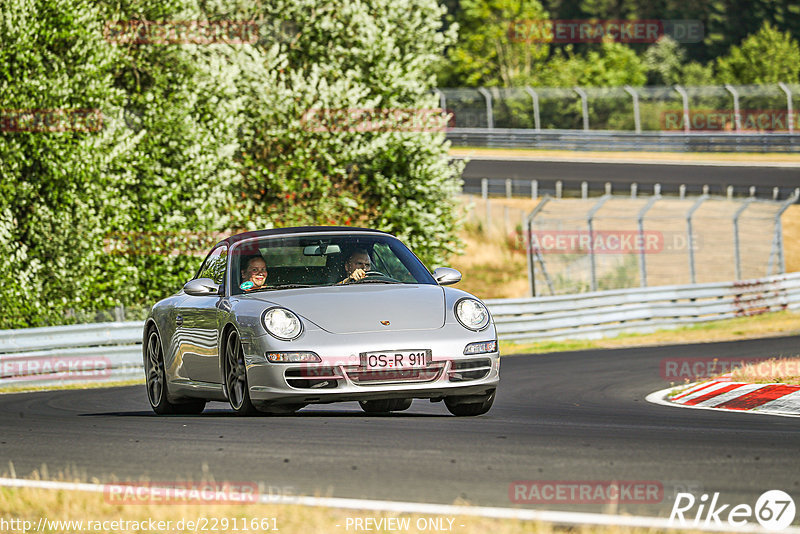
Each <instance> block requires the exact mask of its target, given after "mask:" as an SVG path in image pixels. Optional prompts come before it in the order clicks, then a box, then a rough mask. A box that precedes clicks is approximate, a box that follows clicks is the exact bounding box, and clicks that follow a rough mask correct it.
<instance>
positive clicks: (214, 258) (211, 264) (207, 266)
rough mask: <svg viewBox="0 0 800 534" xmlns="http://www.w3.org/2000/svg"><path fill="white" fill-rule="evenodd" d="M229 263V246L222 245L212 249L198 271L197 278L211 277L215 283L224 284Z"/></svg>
mask: <svg viewBox="0 0 800 534" xmlns="http://www.w3.org/2000/svg"><path fill="white" fill-rule="evenodd" d="M227 263H228V247H227V246H226V245H222V246H220V247H217V248H215V249H214V250H212V251H211V254H209V255H208V257H207V258H206V261H204V262H203V266H202V267H200V271H198V273H197V278H211V279H212V280H214V283H217V284H222V283H224V281H225V268H226V265H227Z"/></svg>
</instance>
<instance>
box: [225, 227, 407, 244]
mask: <svg viewBox="0 0 800 534" xmlns="http://www.w3.org/2000/svg"><path fill="white" fill-rule="evenodd" d="M314 232H319V233H329V232H370V233H375V234H380V235H391V234H389V233H387V232H382V231H380V230H373V229H371V228H358V227H356V226H292V227H289V228H272V229H270V230H254V231H252V232H243V233H241V234H236V235H232V236H230V237H229V238H227V239H223V240H222V241H221V243H228V244H229V245H233V244H234V243H237V242H239V241H242V240H244V239H250V238H252V237H268V236H276V235H291V234H306V233H314Z"/></svg>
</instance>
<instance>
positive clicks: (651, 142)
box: [447, 128, 800, 152]
mask: <svg viewBox="0 0 800 534" xmlns="http://www.w3.org/2000/svg"><path fill="white" fill-rule="evenodd" d="M447 139H448V140H449V141H450V142H451V143H452V144H453V146H471V147H495V148H536V149H546V150H601V151H607V150H614V151H625V150H642V151H652V152H740V151H741V152H797V151H800V134H797V133H766V134H759V133H732V132H724V133H705V132H704V133H685V132H640V133H636V132H617V131H600V130H540V131H537V130H534V129H515V128H491V129H489V128H450V129H448V130H447Z"/></svg>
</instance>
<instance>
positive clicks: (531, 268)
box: [525, 195, 550, 297]
mask: <svg viewBox="0 0 800 534" xmlns="http://www.w3.org/2000/svg"><path fill="white" fill-rule="evenodd" d="M548 202H550V197H549V196H548V195H545V197H544V198H543V199H542V200H540V201H539V203H538V204H536V207H535V208H533V211H531V212H530V214H529V215H528V217H527V221H528V224H527V225H526V226H527V235H526V236H525V239H526V241H527V247H528V254H527V256H528V282H529V284H530V288H531V296H532V297H535V296H536V266H535V259H534V257H533V255H534V250H533V243H532V242H531V241H532V237H533V220H534V219H535V218H536V216H537V215H539V212H540V211H542V209H543V208H544V206H545V204H547V203H548Z"/></svg>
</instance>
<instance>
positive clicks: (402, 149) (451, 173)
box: [0, 0, 459, 328]
mask: <svg viewBox="0 0 800 534" xmlns="http://www.w3.org/2000/svg"><path fill="white" fill-rule="evenodd" d="M395 4H396V3H394V2H390V1H388V0H383V1H381V2H370V3H368V4H367V3H363V2H361V1H359V0H340V1H338V2H335V3H333V2H331V3H326V4H324V5H315V3H314V2H310V1H304V2H289V1H288V0H286V1H282V2H270V3H268V5H262V4H261V3H257V2H251V1H250V0H243V1H241V2H239V3H238V4H233V3H231V2H224V3H223V2H218V3H216V4H215V3H214V2H204V3H202V5H201V4H199V3H197V2H195V0H167V1H163V0H143V1H138V2H135V3H117V2H114V1H111V0H109V1H108V2H106V3H102V2H101V3H95V2H91V1H89V0H0V102H2V106H0V107H2V109H3V110H4V111H8V110H36V109H38V110H59V109H67V110H73V109H96V110H99V113H101V114H102V127H101V128H96V129H90V130H88V131H59V132H55V131H43V130H42V129H39V130H38V131H31V132H13V131H7V130H8V129H7V128H6V131H3V132H0V253H2V254H3V258H4V260H5V261H4V262H3V263H2V264H0V265H1V266H0V282H2V283H0V308H2V309H3V311H4V313H3V315H2V318H1V319H0V327H5V328H9V327H24V326H38V325H45V324H55V323H62V322H70V321H77V320H81V318H82V317H84V316H85V314H86V312H87V311H91V310H102V309H108V308H110V307H112V306H115V305H125V306H132V307H138V306H142V305H146V304H152V302H153V301H155V300H156V299H157V298H160V297H163V296H166V295H168V294H169V293H171V292H174V291H175V290H177V289H178V288H179V287H180V286H181V285H182V284H183V283H184V282H185V281H186V280H187V279H188V278H190V277H191V276H193V274H194V272H195V270H196V269H197V267H198V265H199V263H200V261H201V259H202V257H201V256H202V254H203V253H204V252H205V251H207V250H208V248H209V246H210V245H212V244H213V243H214V242H215V240H216V239H217V238H218V237H219V235H220V234H221V233H223V232H231V231H236V230H242V229H254V228H264V227H272V226H287V225H294V224H317V223H324V224H348V223H350V224H362V225H365V226H375V227H378V228H380V229H384V230H388V231H392V232H394V233H396V234H397V235H399V236H400V237H401V238H404V239H405V240H406V241H407V242H409V244H410V245H411V246H412V248H414V249H415V251H416V252H417V253H418V254H420V255H421V257H422V258H423V259H424V260H427V261H429V262H431V263H441V262H443V260H444V258H445V257H446V255H447V254H448V253H449V252H451V251H452V250H453V249H454V248H455V246H456V245H457V243H455V241H454V233H455V232H454V225H455V218H456V217H455V214H454V212H453V210H454V208H453V204H452V202H453V194H454V192H455V191H457V189H458V185H459V184H458V183H457V178H456V177H457V176H458V174H459V168H458V167H451V166H449V165H448V163H447V158H446V153H447V148H448V146H447V144H446V143H445V141H444V134H443V133H441V132H436V131H434V132H429V131H426V132H417V131H394V130H393V129H392V128H382V129H378V131H366V132H362V131H348V129H341V128H339V129H337V128H334V129H332V131H324V129H322V130H320V129H319V128H313V127H310V126H309V123H308V120H306V119H307V115H306V114H307V112H308V111H309V110H310V109H326V108H328V109H331V108H333V109H341V108H361V109H365V108H366V109H382V110H383V109H419V108H433V107H435V105H436V100H435V98H434V97H433V96H432V95H431V94H430V93H429V90H430V87H431V86H432V84H433V73H432V68H431V65H432V63H433V62H434V61H435V60H436V59H437V57H439V56H440V55H441V54H442V52H443V48H444V46H445V45H446V44H447V43H448V37H447V35H445V34H442V33H439V32H437V29H438V28H439V25H440V19H441V11H440V8H439V7H438V6H437V4H436V2H435V0H414V1H411V2H404V3H402V4H397V5H395ZM131 19H135V20H158V21H175V20H178V21H180V20H189V21H191V20H200V21H202V20H255V21H257V22H258V23H259V24H260V29H261V32H260V39H259V41H258V43H255V44H225V43H216V44H185V43H184V44H152V43H148V44H132V43H126V42H122V43H115V42H111V40H109V39H107V38H105V37H104V30H105V25H106V23H107V22H109V21H118V20H131ZM301 29H302V31H301ZM401 130H402V129H401Z"/></svg>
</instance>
